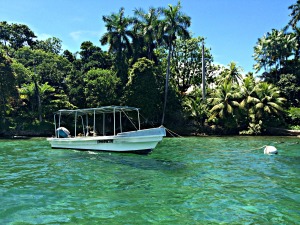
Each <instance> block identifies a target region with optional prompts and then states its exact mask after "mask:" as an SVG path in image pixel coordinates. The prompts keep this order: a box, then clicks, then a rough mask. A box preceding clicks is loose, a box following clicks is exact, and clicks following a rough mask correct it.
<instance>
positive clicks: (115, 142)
mask: <svg viewBox="0 0 300 225" xmlns="http://www.w3.org/2000/svg"><path fill="white" fill-rule="evenodd" d="M165 135H166V131H165V128H162V127H160V128H152V129H145V130H138V131H132V132H124V133H119V134H117V135H115V136H96V137H70V138H47V140H48V141H49V143H50V145H51V147H52V148H63V149H77V150H93V151H116V152H133V151H145V150H148V151H149V150H152V149H154V148H155V147H156V145H157V144H158V143H159V142H160V141H161V140H162V138H163V137H164V136H165Z"/></svg>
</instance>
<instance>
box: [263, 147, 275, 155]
mask: <svg viewBox="0 0 300 225" xmlns="http://www.w3.org/2000/svg"><path fill="white" fill-rule="evenodd" d="M264 154H268V155H274V154H278V151H277V149H276V148H275V147H274V146H268V145H267V146H266V147H265V149H264Z"/></svg>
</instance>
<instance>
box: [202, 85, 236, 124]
mask: <svg viewBox="0 0 300 225" xmlns="http://www.w3.org/2000/svg"><path fill="white" fill-rule="evenodd" d="M240 97H241V94H240V92H238V91H236V89H235V88H234V86H233V85H232V84H231V83H229V82H224V83H223V84H221V85H220V86H219V87H218V88H217V89H216V90H215V92H214V93H213V96H212V97H211V98H208V102H209V103H210V104H211V105H212V106H213V107H212V108H211V109H210V112H211V113H212V114H211V116H210V118H209V120H213V119H215V118H220V119H229V118H233V116H234V109H237V108H238V107H239V102H238V99H239V98H240Z"/></svg>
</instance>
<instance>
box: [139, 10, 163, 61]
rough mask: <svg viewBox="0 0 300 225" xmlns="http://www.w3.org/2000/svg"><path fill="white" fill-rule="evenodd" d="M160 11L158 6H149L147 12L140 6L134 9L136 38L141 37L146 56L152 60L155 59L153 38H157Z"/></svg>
mask: <svg viewBox="0 0 300 225" xmlns="http://www.w3.org/2000/svg"><path fill="white" fill-rule="evenodd" d="M160 13H161V9H160V8H158V9H155V8H153V7H151V8H149V11H148V13H146V12H145V11H144V10H143V9H141V8H140V9H135V10H134V14H135V16H136V21H135V30H137V32H138V34H137V35H138V38H142V39H143V42H144V43H145V45H146V46H147V50H146V51H147V58H148V59H150V60H154V61H156V60H155V55H154V51H153V50H154V48H155V46H156V43H155V40H156V39H157V31H158V27H159V20H158V18H159V16H160Z"/></svg>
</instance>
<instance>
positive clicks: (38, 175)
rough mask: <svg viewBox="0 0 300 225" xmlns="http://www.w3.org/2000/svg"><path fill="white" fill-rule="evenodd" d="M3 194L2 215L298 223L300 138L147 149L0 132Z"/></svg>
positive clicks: (31, 219)
mask: <svg viewBox="0 0 300 225" xmlns="http://www.w3.org/2000/svg"><path fill="white" fill-rule="evenodd" d="M263 145H273V146H275V147H276V148H277V149H278V151H279V154H278V155H273V156H269V155H264V154H263V149H262V148H260V147H262V146H263ZM0 194H1V196H0V224H300V222H299V221H300V139H299V138H291V137H198V138H196V137H191V138H177V139H172V138H165V139H164V140H163V142H162V143H160V144H159V145H158V147H157V148H156V149H155V150H154V151H153V152H152V153H151V154H150V155H136V154H120V153H108V152H88V151H74V150H59V149H51V148H50V146H49V144H48V143H47V141H46V140H45V139H43V138H34V139H30V140H0Z"/></svg>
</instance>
